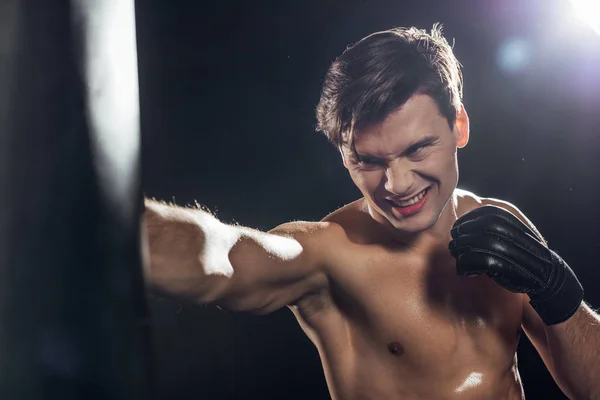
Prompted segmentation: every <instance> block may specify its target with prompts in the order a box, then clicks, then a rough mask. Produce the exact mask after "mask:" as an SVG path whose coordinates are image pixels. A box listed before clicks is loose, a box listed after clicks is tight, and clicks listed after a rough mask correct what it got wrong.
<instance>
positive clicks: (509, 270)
mask: <svg viewBox="0 0 600 400" xmlns="http://www.w3.org/2000/svg"><path fill="white" fill-rule="evenodd" d="M451 234H452V241H450V245H449V248H450V252H451V254H452V256H453V257H454V258H455V259H456V268H457V273H458V274H459V275H464V276H472V275H479V274H486V275H488V276H489V277H490V278H492V279H493V280H494V281H496V282H497V283H498V284H499V285H501V286H503V287H504V288H506V289H508V290H510V291H512V292H516V293H527V294H528V295H529V298H530V299H531V300H530V302H529V303H530V304H531V306H532V307H533V308H534V309H535V311H536V312H537V313H538V314H539V316H540V317H541V318H542V320H543V321H544V322H545V323H546V324H547V325H553V324H558V323H560V322H563V321H566V320H567V319H569V318H570V317H571V316H572V315H573V314H574V313H575V311H577V309H578V308H579V305H580V304H581V302H582V300H583V288H582V286H581V284H580V283H579V280H578V279H577V277H576V276H575V274H574V273H573V271H572V270H571V268H569V266H568V265H567V263H566V262H564V261H563V259H562V258H560V257H559V256H558V254H556V253H555V252H553V251H552V250H550V249H548V248H547V247H546V246H545V245H544V244H543V243H542V241H541V240H540V239H538V238H537V236H536V235H535V234H534V233H533V232H532V231H531V230H530V229H529V228H528V227H527V226H526V225H525V224H523V223H522V222H521V221H520V220H519V219H518V218H517V217H515V216H514V215H513V214H511V213H510V212H508V211H506V210H504V209H503V208H500V207H496V206H483V207H479V208H477V209H474V210H473V211H470V212H468V213H466V214H465V215H463V216H462V217H460V218H459V219H458V220H457V221H456V222H455V223H454V226H453V227H452V231H451Z"/></svg>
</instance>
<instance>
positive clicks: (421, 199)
mask: <svg viewBox="0 0 600 400" xmlns="http://www.w3.org/2000/svg"><path fill="white" fill-rule="evenodd" d="M430 188H431V187H428V188H425V189H424V190H423V191H422V192H420V193H418V194H416V195H415V196H413V197H412V198H410V199H408V200H402V201H399V200H387V201H388V203H390V204H391V205H392V213H393V214H394V215H395V216H396V218H400V217H408V216H411V215H413V214H416V213H418V212H419V211H421V209H422V208H423V206H424V205H425V203H426V202H427V198H428V197H429V196H428V195H429V189H430Z"/></svg>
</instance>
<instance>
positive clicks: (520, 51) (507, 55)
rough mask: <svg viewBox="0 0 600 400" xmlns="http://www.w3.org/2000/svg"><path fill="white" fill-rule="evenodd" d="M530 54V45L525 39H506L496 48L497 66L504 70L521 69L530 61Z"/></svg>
mask: <svg viewBox="0 0 600 400" xmlns="http://www.w3.org/2000/svg"><path fill="white" fill-rule="evenodd" d="M531 54H532V50H531V45H530V44H529V42H528V41H526V40H525V39H521V38H512V39H508V40H506V41H505V42H504V43H502V44H501V45H500V48H499V49H498V54H497V62H498V66H499V67H500V69H502V70H503V71H505V72H511V73H515V72H520V71H523V70H524V69H526V68H527V66H528V65H529V63H530V62H531Z"/></svg>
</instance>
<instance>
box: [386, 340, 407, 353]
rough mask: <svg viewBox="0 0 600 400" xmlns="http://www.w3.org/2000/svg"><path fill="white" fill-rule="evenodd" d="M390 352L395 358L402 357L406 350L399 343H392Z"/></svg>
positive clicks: (389, 347)
mask: <svg viewBox="0 0 600 400" xmlns="http://www.w3.org/2000/svg"><path fill="white" fill-rule="evenodd" d="M388 351H389V352H390V353H392V354H393V355H395V356H401V355H402V353H404V349H403V348H402V346H401V345H400V343H398V342H392V343H390V344H388Z"/></svg>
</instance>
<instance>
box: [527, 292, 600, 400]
mask: <svg viewBox="0 0 600 400" xmlns="http://www.w3.org/2000/svg"><path fill="white" fill-rule="evenodd" d="M523 297H524V309H523V330H524V331H525V333H526V334H527V337H528V338H529V340H530V341H531V343H532V344H533V346H534V347H535V348H536V350H537V351H538V353H539V354H540V356H541V357H542V360H543V361H544V364H545V365H546V367H547V368H548V371H550V373H551V374H552V377H553V378H554V380H555V381H556V383H557V384H558V386H559V387H560V388H561V390H562V391H563V392H564V393H565V394H566V395H567V396H568V397H569V398H571V399H594V400H596V399H600V316H599V315H598V314H597V313H595V312H594V311H592V310H591V309H590V307H589V306H588V305H586V304H585V303H582V304H581V306H580V307H579V309H578V310H577V311H576V312H575V314H573V316H572V317H571V318H569V319H568V320H566V321H564V322H562V323H560V324H556V325H550V326H548V325H546V324H545V323H544V321H542V319H541V318H540V317H539V316H538V315H537V313H536V312H535V310H534V309H533V307H531V305H530V304H529V297H528V296H526V295H524V296H523Z"/></svg>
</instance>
